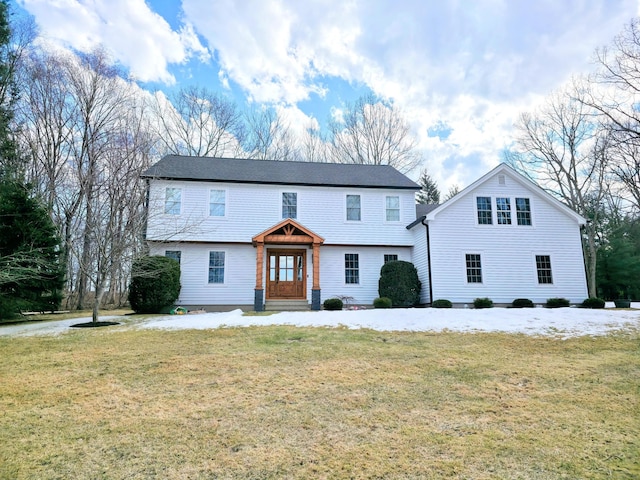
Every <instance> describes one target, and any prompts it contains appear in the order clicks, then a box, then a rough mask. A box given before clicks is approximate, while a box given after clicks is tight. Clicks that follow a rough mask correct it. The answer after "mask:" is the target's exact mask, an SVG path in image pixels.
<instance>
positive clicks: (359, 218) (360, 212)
mask: <svg viewBox="0 0 640 480" xmlns="http://www.w3.org/2000/svg"><path fill="white" fill-rule="evenodd" d="M349 197H358V218H357V219H351V218H349ZM344 208H345V220H346V221H347V222H361V221H362V195H360V194H359V193H347V194H345V197H344Z"/></svg>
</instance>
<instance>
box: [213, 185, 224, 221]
mask: <svg viewBox="0 0 640 480" xmlns="http://www.w3.org/2000/svg"><path fill="white" fill-rule="evenodd" d="M226 197H227V195H226V192H225V191H224V190H211V192H210V193H209V215H210V216H212V217H224V216H225V209H226Z"/></svg>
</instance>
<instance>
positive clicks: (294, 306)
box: [264, 300, 311, 312]
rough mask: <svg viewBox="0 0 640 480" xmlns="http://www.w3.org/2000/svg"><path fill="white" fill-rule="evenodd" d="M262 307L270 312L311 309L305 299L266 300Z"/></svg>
mask: <svg viewBox="0 0 640 480" xmlns="http://www.w3.org/2000/svg"><path fill="white" fill-rule="evenodd" d="M264 309H265V310H267V311H270V312H274V311H275V312H296V311H304V310H311V305H310V304H309V302H308V301H307V300H267V301H266V302H265V304H264Z"/></svg>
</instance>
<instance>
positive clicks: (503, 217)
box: [494, 197, 513, 225]
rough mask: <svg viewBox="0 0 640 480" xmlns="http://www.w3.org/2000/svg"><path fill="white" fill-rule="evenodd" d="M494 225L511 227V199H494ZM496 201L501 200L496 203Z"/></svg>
mask: <svg viewBox="0 0 640 480" xmlns="http://www.w3.org/2000/svg"><path fill="white" fill-rule="evenodd" d="M494 200H495V203H496V225H513V220H512V216H511V197H495V199H494ZM498 200H503V201H501V202H498Z"/></svg>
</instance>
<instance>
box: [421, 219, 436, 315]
mask: <svg viewBox="0 0 640 480" xmlns="http://www.w3.org/2000/svg"><path fill="white" fill-rule="evenodd" d="M425 220H426V217H425V218H423V219H422V221H421V222H420V223H422V225H424V227H425V229H426V230H427V268H428V270H429V306H431V304H432V303H433V282H432V281H431V241H430V239H429V225H428V224H426V223H424V221H425Z"/></svg>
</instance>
